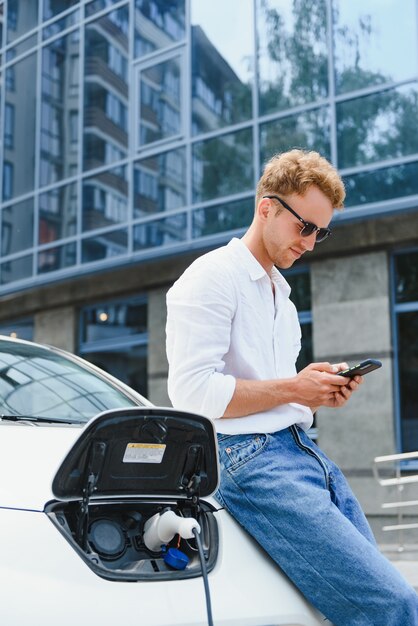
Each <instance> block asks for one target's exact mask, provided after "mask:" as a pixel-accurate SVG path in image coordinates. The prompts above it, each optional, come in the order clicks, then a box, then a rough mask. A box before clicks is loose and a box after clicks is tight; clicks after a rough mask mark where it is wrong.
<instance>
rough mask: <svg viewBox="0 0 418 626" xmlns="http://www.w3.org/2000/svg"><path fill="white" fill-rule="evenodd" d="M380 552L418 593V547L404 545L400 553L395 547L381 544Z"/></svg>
mask: <svg viewBox="0 0 418 626" xmlns="http://www.w3.org/2000/svg"><path fill="white" fill-rule="evenodd" d="M379 547H380V550H381V551H382V553H383V554H384V555H385V556H386V557H387V558H388V559H389V560H390V561H392V563H393V565H394V566H395V567H396V568H397V569H398V570H399V571H400V572H401V574H402V575H403V576H404V577H405V578H406V580H407V581H408V582H409V583H410V584H411V585H412V586H413V587H415V589H416V590H417V591H418V545H405V546H404V549H403V550H402V551H399V550H398V547H397V546H396V545H389V544H381V545H380V546H379Z"/></svg>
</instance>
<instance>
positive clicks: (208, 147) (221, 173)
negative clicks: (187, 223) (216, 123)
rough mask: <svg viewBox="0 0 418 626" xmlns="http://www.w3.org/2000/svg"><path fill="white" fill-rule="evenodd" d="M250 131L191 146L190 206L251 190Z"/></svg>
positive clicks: (251, 145)
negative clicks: (191, 183)
mask: <svg viewBox="0 0 418 626" xmlns="http://www.w3.org/2000/svg"><path fill="white" fill-rule="evenodd" d="M253 179H254V175H253V140H252V130H251V129H250V128H248V129H245V130H240V131H239V132H237V133H231V134H229V135H222V136H221V137H216V138H214V139H208V140H206V141H200V142H198V143H195V144H194V145H193V202H200V201H202V200H210V199H212V198H217V197H220V196H227V195H229V194H233V193H238V192H240V191H246V190H251V189H253V188H254V180H253Z"/></svg>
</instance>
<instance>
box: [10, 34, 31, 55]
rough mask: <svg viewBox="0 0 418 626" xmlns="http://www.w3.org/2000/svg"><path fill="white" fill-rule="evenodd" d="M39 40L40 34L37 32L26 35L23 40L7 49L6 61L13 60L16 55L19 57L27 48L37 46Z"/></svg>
mask: <svg viewBox="0 0 418 626" xmlns="http://www.w3.org/2000/svg"><path fill="white" fill-rule="evenodd" d="M37 41H38V36H37V35H36V34H35V35H30V37H26V39H24V40H23V41H19V43H18V44H16V45H15V46H13V47H12V48H9V49H8V50H7V51H6V61H13V59H14V58H15V57H18V56H19V55H20V54H23V53H24V52H26V51H27V50H30V48H33V47H34V46H36V43H37Z"/></svg>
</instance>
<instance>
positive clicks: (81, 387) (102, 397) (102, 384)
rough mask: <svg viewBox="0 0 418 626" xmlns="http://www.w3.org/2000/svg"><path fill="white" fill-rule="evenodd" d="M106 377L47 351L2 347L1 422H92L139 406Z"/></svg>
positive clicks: (8, 344) (1, 343) (6, 344)
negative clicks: (111, 411) (18, 419)
mask: <svg viewBox="0 0 418 626" xmlns="http://www.w3.org/2000/svg"><path fill="white" fill-rule="evenodd" d="M138 404H139V401H138V402H135V400H134V399H133V398H130V397H129V395H128V394H125V393H124V392H123V390H122V389H119V388H118V387H117V386H116V385H113V384H112V383H111V381H109V380H107V379H106V377H103V378H102V377H101V376H100V375H99V374H96V373H95V372H94V371H93V370H90V369H89V368H88V365H87V364H86V368H84V367H83V366H82V365H80V364H79V363H77V362H74V361H72V360H71V359H70V358H66V357H65V356H64V355H62V354H60V353H59V352H54V350H51V349H48V348H43V347H42V346H36V345H30V344H23V343H22V344H19V343H17V342H16V343H15V342H12V341H0V416H2V417H7V416H25V417H33V418H36V417H39V418H50V419H51V421H61V420H62V421H63V422H80V421H81V422H87V421H88V420H89V419H90V418H92V417H93V416H95V415H97V414H98V413H101V412H102V411H106V410H108V409H114V408H124V407H130V406H138Z"/></svg>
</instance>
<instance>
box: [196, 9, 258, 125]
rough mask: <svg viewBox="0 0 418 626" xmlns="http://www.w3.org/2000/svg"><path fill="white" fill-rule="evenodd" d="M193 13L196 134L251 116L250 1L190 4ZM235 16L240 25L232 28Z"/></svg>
mask: <svg viewBox="0 0 418 626" xmlns="http://www.w3.org/2000/svg"><path fill="white" fill-rule="evenodd" d="M191 15H192V67H193V71H192V109H193V110H192V116H193V117H192V128H193V133H194V134H197V133H199V132H205V131H209V130H214V129H216V128H222V127H223V126H228V125H230V124H236V123H238V122H242V121H244V120H247V119H249V118H250V117H251V115H252V93H251V90H252V83H253V75H254V34H253V31H254V28H253V12H252V1H251V0H228V2H225V1H224V0H212V1H211V2H201V0H192V3H191ZM220 16H222V18H221V19H220ZM237 16H239V21H238V23H239V27H236V28H233V27H231V25H232V24H235V23H236V22H237Z"/></svg>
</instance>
